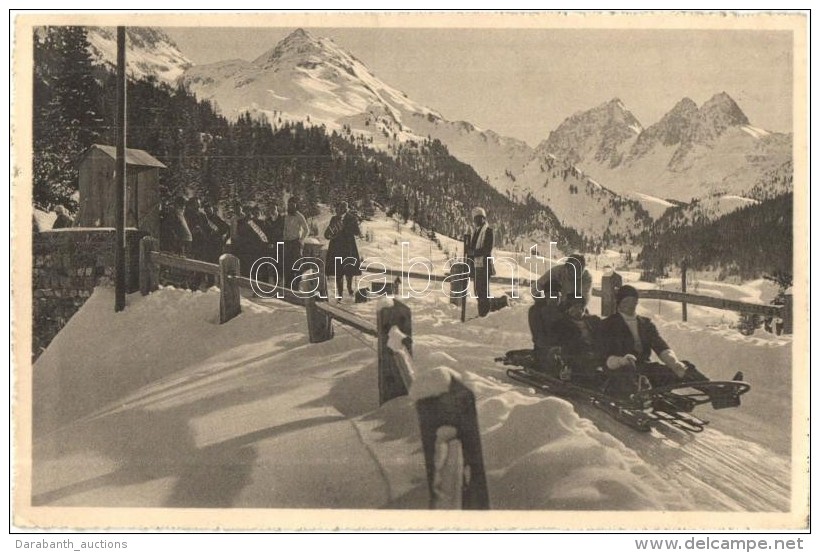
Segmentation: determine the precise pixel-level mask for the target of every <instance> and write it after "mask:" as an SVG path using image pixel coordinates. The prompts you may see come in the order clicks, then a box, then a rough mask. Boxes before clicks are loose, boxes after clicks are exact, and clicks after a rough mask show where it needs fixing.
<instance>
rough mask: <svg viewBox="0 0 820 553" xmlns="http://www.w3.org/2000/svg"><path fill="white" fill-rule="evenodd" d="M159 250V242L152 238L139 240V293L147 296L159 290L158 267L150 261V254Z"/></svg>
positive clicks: (145, 237)
mask: <svg viewBox="0 0 820 553" xmlns="http://www.w3.org/2000/svg"><path fill="white" fill-rule="evenodd" d="M158 250H159V241H158V240H157V239H156V238H154V237H153V236H143V237H142V239H140V293H141V294H142V295H143V296H147V295H148V294H150V293H151V292H154V291H156V290H157V288H159V267H157V265H156V264H155V263H153V262H152V261H151V252H155V251H158Z"/></svg>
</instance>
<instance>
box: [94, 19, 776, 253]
mask: <svg viewBox="0 0 820 553" xmlns="http://www.w3.org/2000/svg"><path fill="white" fill-rule="evenodd" d="M129 33H130V34H129V70H130V71H131V72H132V74H134V75H135V76H144V75H147V74H154V75H156V76H157V77H158V78H159V79H161V80H163V81H165V82H175V83H176V82H181V83H184V84H185V85H186V86H188V87H189V88H190V90H191V91H192V92H194V93H195V94H196V95H197V97H199V98H200V99H203V100H209V101H211V102H213V103H214V105H215V106H216V107H217V108H218V109H219V110H220V111H221V113H223V115H225V116H226V117H228V118H232V119H233V118H236V117H238V116H239V115H240V114H241V113H244V112H250V113H252V114H255V115H258V116H265V117H267V118H268V120H269V121H270V122H271V124H273V125H281V124H283V123H284V122H286V121H303V122H309V123H310V124H314V125H325V127H326V128H327V129H328V130H329V131H334V130H335V131H337V132H339V133H341V134H344V135H347V136H349V137H351V138H353V139H356V140H359V141H361V142H363V143H365V144H367V145H368V146H371V147H373V148H377V149H381V150H385V151H389V150H390V149H391V148H393V147H395V145H396V144H398V143H407V142H411V141H422V140H425V139H428V138H429V139H438V140H440V141H441V142H442V143H443V144H445V145H446V146H447V148H448V150H449V151H450V153H451V154H452V155H454V156H455V157H456V158H458V159H460V160H461V161H463V162H465V163H467V164H469V165H471V166H472V167H473V168H474V169H475V171H476V172H477V173H478V174H479V175H480V176H481V177H484V178H485V179H486V180H487V181H488V182H489V183H490V184H491V185H492V186H494V187H495V188H496V189H497V190H499V191H501V192H502V193H504V194H506V195H508V196H509V197H510V198H512V199H515V200H518V201H526V200H527V199H528V198H534V199H536V200H538V201H540V202H542V203H544V204H545V205H548V206H549V207H550V208H551V209H552V210H553V212H555V214H556V215H557V216H558V218H559V219H560V220H561V221H562V223H563V224H565V225H567V226H571V227H573V228H575V229H577V230H579V231H581V232H584V233H586V234H589V235H592V236H598V237H600V236H602V235H604V234H605V233H609V234H610V235H613V234H620V235H623V236H626V235H628V234H630V233H638V232H640V230H641V229H642V228H643V227H644V226H645V225H646V224H648V223H647V221H648V219H649V215H651V216H652V217H660V216H661V215H662V214H663V212H664V211H665V210H666V209H667V208H668V207H671V206H672V205H673V204H675V203H678V202H680V201H683V202H689V201H691V200H692V199H695V198H700V197H711V198H719V197H721V196H738V197H741V198H745V197H747V196H748V193H749V191H750V190H751V189H752V188H753V187H754V186H756V185H757V186H759V183H760V182H761V179H762V177H763V176H764V175H766V174H768V173H770V172H772V171H774V170H777V168H779V167H781V166H783V164H784V163H787V162H788V161H789V160H790V159H791V135H786V134H779V133H771V132H768V131H765V130H763V129H758V128H756V127H753V126H751V124H750V122H749V120H748V118H747V117H746V115H745V114H744V113H743V111H742V110H741V109H740V107H739V106H738V105H737V103H736V102H735V101H734V100H733V99H732V98H731V97H730V96H729V95H728V94H726V93H720V94H716V95H715V96H714V97H713V98H711V99H710V100H709V101H707V102H705V103H704V104H703V105H702V106H700V107H698V106H697V104H696V103H695V102H694V101H692V100H691V99H689V98H684V99H682V100H681V101H680V102H678V103H677V105H675V106H674V107H673V108H672V109H671V110H670V111H669V112H668V113H667V114H666V115H665V116H664V117H662V118H661V119H660V120H659V121H658V122H657V123H655V124H653V125H650V126H648V127H644V126H643V125H642V124H641V122H640V121H639V120H638V119H637V117H635V115H633V113H632V112H631V111H630V110H629V109H628V108H627V107H626V105H625V104H624V103H623V102H622V101H621V100H620V99H618V98H615V99H612V100H610V101H608V102H606V103H604V104H602V105H600V106H597V107H594V108H592V109H590V110H588V111H583V112H579V113H576V114H574V115H571V116H570V117H568V118H567V119H566V120H565V121H564V122H563V123H561V124H560V125H559V126H558V127H557V128H556V129H555V130H554V131H552V132H551V133H550V134H549V136H548V137H547V139H546V140H544V141H543V142H542V143H541V144H539V145H538V146H537V147H536V148H532V147H530V146H529V145H527V144H526V143H525V142H523V141H520V140H517V139H515V138H509V137H504V136H501V135H499V134H497V133H495V132H493V131H492V130H489V129H480V128H478V127H477V126H475V125H474V124H472V123H469V122H466V121H450V120H448V119H446V118H445V116H444V115H442V114H441V113H439V112H438V111H436V110H435V109H433V108H430V107H427V106H424V105H422V104H420V103H418V102H416V101H414V100H413V99H411V98H409V97H408V96H407V95H406V94H405V93H403V92H402V91H400V90H398V89H396V88H394V87H392V86H390V85H389V84H387V83H385V82H383V81H382V80H380V79H379V78H378V77H376V76H375V75H374V74H373V72H372V71H370V69H369V68H368V67H367V66H366V65H365V64H364V63H363V62H361V61H360V60H358V59H357V58H356V57H355V56H354V55H353V54H351V53H349V52H347V51H345V50H344V49H343V48H341V47H339V46H338V45H337V44H335V43H334V42H333V40H331V39H329V38H320V37H315V36H313V35H312V34H310V33H308V32H306V31H304V30H302V29H297V30H295V31H294V32H292V33H291V34H289V35H288V36H287V37H286V38H284V39H283V40H282V41H280V42H279V43H278V44H276V45H275V46H274V47H273V48H271V49H269V50H268V51H266V52H264V53H263V54H262V55H260V56H259V57H257V58H256V59H254V60H252V61H248V60H240V59H234V60H226V61H221V62H217V63H211V64H206V65H198V66H193V65H191V63H190V61H189V60H188V59H187V58H185V56H184V55H183V54H182V53H181V52H180V51H179V49H178V48H177V47H176V45H175V44H174V43H173V41H172V40H170V39H169V38H168V37H167V35H165V33H163V32H162V31H161V30H157V29H145V28H132V29H129ZM114 38H115V37H114V34H113V30H109V29H102V28H97V29H92V30H91V31H90V33H89V40H90V41H91V44H92V49H93V50H94V52H95V55H96V56H97V57H98V58H99V59H103V60H106V59H107V60H109V62H110V60H113V59H115V55H114V54H115V40H114ZM758 195H759V194H758ZM720 203H721V204H722V205H725V206H731V205H735V204H737V205H743V203H744V202H742V201H741V202H739V203H738V202H732V201H726V202H720ZM720 211H722V210H720Z"/></svg>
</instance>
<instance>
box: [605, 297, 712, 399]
mask: <svg viewBox="0 0 820 553" xmlns="http://www.w3.org/2000/svg"><path fill="white" fill-rule="evenodd" d="M615 301H616V303H617V312H616V313H614V314H612V315H610V316H609V317H607V318H606V319H604V321H603V322H602V323H601V326H600V330H599V343H600V348H601V354H602V356H603V359H604V362H605V366H606V369H607V370H608V371H609V375H610V379H609V380H610V389H609V390H608V391H609V392H610V393H612V394H614V395H623V394H629V393H632V392H634V391H636V389H637V387H638V385H639V377H640V376H645V377H646V379H645V381H646V380H648V382H649V384H651V386H652V387H660V386H667V385H672V384H677V383H679V382H696V381H704V380H708V378H706V376H704V375H703V374H702V373H701V372H700V371H698V370H697V369H696V368H695V366H694V365H692V364H691V363H685V362H683V361H679V360H678V358H677V355H675V352H674V351H673V350H672V348H671V347H670V346H669V344H667V343H666V341H665V340H664V339H663V338H662V337H661V335H660V333H659V332H658V329H657V327H656V326H655V323H653V322H652V320H651V319H649V318H648V317H643V316H641V315H637V314H636V309H637V306H638V291H637V290H636V289H635V288H634V287H632V286H629V285H625V286H621V287H620V288H619V289H618V290H617V291H616V292H615ZM652 352H655V354H656V355H657V356H658V358H659V359H660V360H661V361H662V362H661V363H658V362H652V361H650V357H651V355H652Z"/></svg>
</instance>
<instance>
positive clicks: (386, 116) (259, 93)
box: [182, 29, 532, 183]
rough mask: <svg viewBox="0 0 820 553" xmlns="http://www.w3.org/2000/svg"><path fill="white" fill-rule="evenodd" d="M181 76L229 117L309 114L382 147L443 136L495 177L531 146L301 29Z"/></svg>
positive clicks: (513, 166) (462, 155)
mask: <svg viewBox="0 0 820 553" xmlns="http://www.w3.org/2000/svg"><path fill="white" fill-rule="evenodd" d="M182 80H183V82H184V83H186V84H187V85H188V86H189V87H190V89H191V90H192V91H193V92H194V93H196V94H197V96H198V97H200V98H203V99H208V100H211V101H213V102H214V103H215V104H216V105H217V106H218V107H219V108H220V109H221V110H222V112H223V113H224V114H225V115H226V116H228V117H236V116H238V115H239V114H240V113H242V112H244V111H250V112H256V113H262V114H265V115H266V116H267V117H268V118H269V120H270V121H271V123H273V124H279V123H281V122H284V121H288V120H298V121H305V120H310V122H311V123H313V124H317V125H319V124H323V125H325V126H326V127H327V128H328V129H330V130H336V131H339V132H342V133H345V134H351V135H354V136H361V137H362V138H363V139H364V141H365V142H366V143H368V144H370V145H372V146H374V147H377V148H380V149H387V148H388V147H389V146H390V145H393V144H395V143H397V142H407V141H421V140H424V139H426V138H427V137H430V138H431V139H438V140H440V141H441V142H443V143H444V144H446V145H447V147H448V149H449V150H450V152H451V153H452V154H453V155H454V156H456V157H457V158H458V159H460V160H461V161H463V162H465V163H468V164H470V165H471V166H473V167H474V168H475V170H476V172H477V173H478V174H479V175H481V176H482V177H487V178H488V179H489V180H490V182H491V183H496V182H498V181H503V180H504V179H506V178H507V177H506V173H509V172H511V171H515V170H517V169H518V168H520V166H521V165H522V164H523V163H524V162H525V161H526V159H527V158H528V157H529V155H530V153H531V151H532V149H531V148H530V147H529V146H527V145H526V144H525V143H524V142H522V141H520V140H515V139H512V138H507V137H503V136H500V135H498V134H496V133H494V132H493V131H490V130H486V131H485V130H482V129H479V128H477V127H475V126H474V125H472V124H471V123H468V122H464V121H449V120H447V119H445V118H444V116H442V115H441V114H440V113H438V112H437V111H435V110H434V109H431V108H428V107H426V106H423V105H421V104H419V103H417V102H415V101H413V100H412V99H410V98H409V97H408V96H407V95H406V94H405V93H403V92H401V91H399V90H397V89H395V88H393V87H392V86H390V85H388V84H386V83H384V82H383V81H381V80H380V79H379V78H378V77H376V76H375V75H374V74H373V73H372V72H371V71H370V70H369V69H368V68H367V67H366V66H365V65H364V64H363V63H362V62H361V61H360V60H358V59H357V58H356V57H355V56H354V55H352V54H350V53H349V52H346V51H345V50H344V49H342V48H340V47H339V46H338V45H336V44H335V43H334V42H333V41H332V40H331V39H329V38H317V37H314V36H313V35H311V34H310V33H308V32H307V31H304V30H302V29H297V30H296V31H294V32H293V33H291V34H290V35H288V36H287V37H286V38H285V39H283V40H282V41H281V42H280V43H279V44H277V45H276V46H275V47H274V48H273V49H271V50H269V51H267V52H265V53H264V54H262V55H261V56H259V57H258V58H257V59H255V60H253V61H250V62H249V61H244V60H232V61H225V62H219V63H214V64H208V65H200V66H196V67H192V68H190V69H189V70H188V71H186V72H185V75H184V76H183V78H182Z"/></svg>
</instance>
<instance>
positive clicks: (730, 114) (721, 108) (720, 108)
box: [700, 92, 749, 134]
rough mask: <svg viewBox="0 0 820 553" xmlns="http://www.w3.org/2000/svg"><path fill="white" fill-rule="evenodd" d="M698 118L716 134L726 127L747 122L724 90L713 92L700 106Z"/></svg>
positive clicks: (741, 111)
mask: <svg viewBox="0 0 820 553" xmlns="http://www.w3.org/2000/svg"><path fill="white" fill-rule="evenodd" d="M700 120H701V124H704V125H709V126H710V127H711V128H712V129H713V130H714V131H715V133H716V134H720V133H722V132H723V131H724V130H725V129H727V128H728V127H735V126H739V125H748V124H749V118H748V117H746V114H745V113H743V110H741V109H740V107H739V106H738V105H737V102H735V101H734V100H733V99H732V97H731V96H729V95H728V94H726V93H725V92H721V93H719V94H715V95H714V96H712V97H711V98H710V99H709V100H708V101H707V102H706V103H705V104H703V105H702V106H701V108H700Z"/></svg>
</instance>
